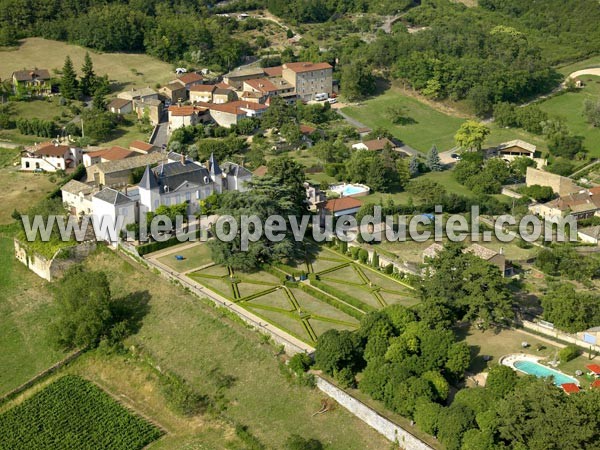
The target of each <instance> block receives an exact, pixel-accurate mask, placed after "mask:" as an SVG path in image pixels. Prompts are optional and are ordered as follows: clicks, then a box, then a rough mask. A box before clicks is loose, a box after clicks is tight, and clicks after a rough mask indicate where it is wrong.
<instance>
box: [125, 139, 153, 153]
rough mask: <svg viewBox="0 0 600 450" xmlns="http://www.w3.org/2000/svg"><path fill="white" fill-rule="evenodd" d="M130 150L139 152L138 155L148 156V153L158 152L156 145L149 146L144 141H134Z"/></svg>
mask: <svg viewBox="0 0 600 450" xmlns="http://www.w3.org/2000/svg"><path fill="white" fill-rule="evenodd" d="M129 150H132V151H134V152H138V153H142V154H147V153H152V152H153V151H155V150H158V149H157V148H156V147H155V146H154V145H152V144H149V143H147V142H144V141H132V142H131V143H130V144H129Z"/></svg>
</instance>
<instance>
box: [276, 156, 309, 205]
mask: <svg viewBox="0 0 600 450" xmlns="http://www.w3.org/2000/svg"><path fill="white" fill-rule="evenodd" d="M267 167H268V174H269V176H270V177H272V178H273V179H274V180H275V181H276V182H277V183H279V184H280V185H281V186H284V187H285V188H286V189H288V191H289V193H290V200H291V202H292V204H293V207H292V211H293V212H294V213H295V214H296V215H298V216H299V215H302V214H303V213H304V212H305V211H306V189H305V188H304V182H305V181H306V177H305V175H304V167H303V166H302V164H300V163H298V161H296V160H294V159H292V158H290V157H289V156H280V157H278V158H274V159H272V160H270V161H269V162H268V164H267Z"/></svg>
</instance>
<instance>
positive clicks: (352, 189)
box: [329, 184, 370, 197]
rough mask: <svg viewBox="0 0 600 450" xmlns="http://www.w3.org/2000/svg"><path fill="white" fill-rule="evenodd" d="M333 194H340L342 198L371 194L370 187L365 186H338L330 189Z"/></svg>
mask: <svg viewBox="0 0 600 450" xmlns="http://www.w3.org/2000/svg"><path fill="white" fill-rule="evenodd" d="M329 188H330V189H331V190H332V191H333V192H336V193H338V194H340V196H342V197H351V196H353V195H360V194H366V193H367V192H369V190H370V189H369V187H368V186H365V185H364V184H338V185H335V186H330V187H329Z"/></svg>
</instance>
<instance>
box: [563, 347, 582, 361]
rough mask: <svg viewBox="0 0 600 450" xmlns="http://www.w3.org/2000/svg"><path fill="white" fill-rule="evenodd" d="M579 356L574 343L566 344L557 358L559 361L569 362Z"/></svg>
mask: <svg viewBox="0 0 600 450" xmlns="http://www.w3.org/2000/svg"><path fill="white" fill-rule="evenodd" d="M578 356H579V349H578V348H577V347H576V346H575V345H567V346H566V347H565V348H563V349H562V350H561V351H560V352H558V358H559V359H560V362H561V363H566V362H569V361H571V360H573V359H575V358H577V357H578Z"/></svg>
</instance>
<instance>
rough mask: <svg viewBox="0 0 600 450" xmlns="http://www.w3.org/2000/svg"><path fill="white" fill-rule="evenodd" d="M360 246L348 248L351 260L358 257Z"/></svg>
mask: <svg viewBox="0 0 600 450" xmlns="http://www.w3.org/2000/svg"><path fill="white" fill-rule="evenodd" d="M360 250H361V249H360V247H351V248H350V256H351V257H352V259H353V260H355V261H356V260H357V259H358V252H359V251H360Z"/></svg>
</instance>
